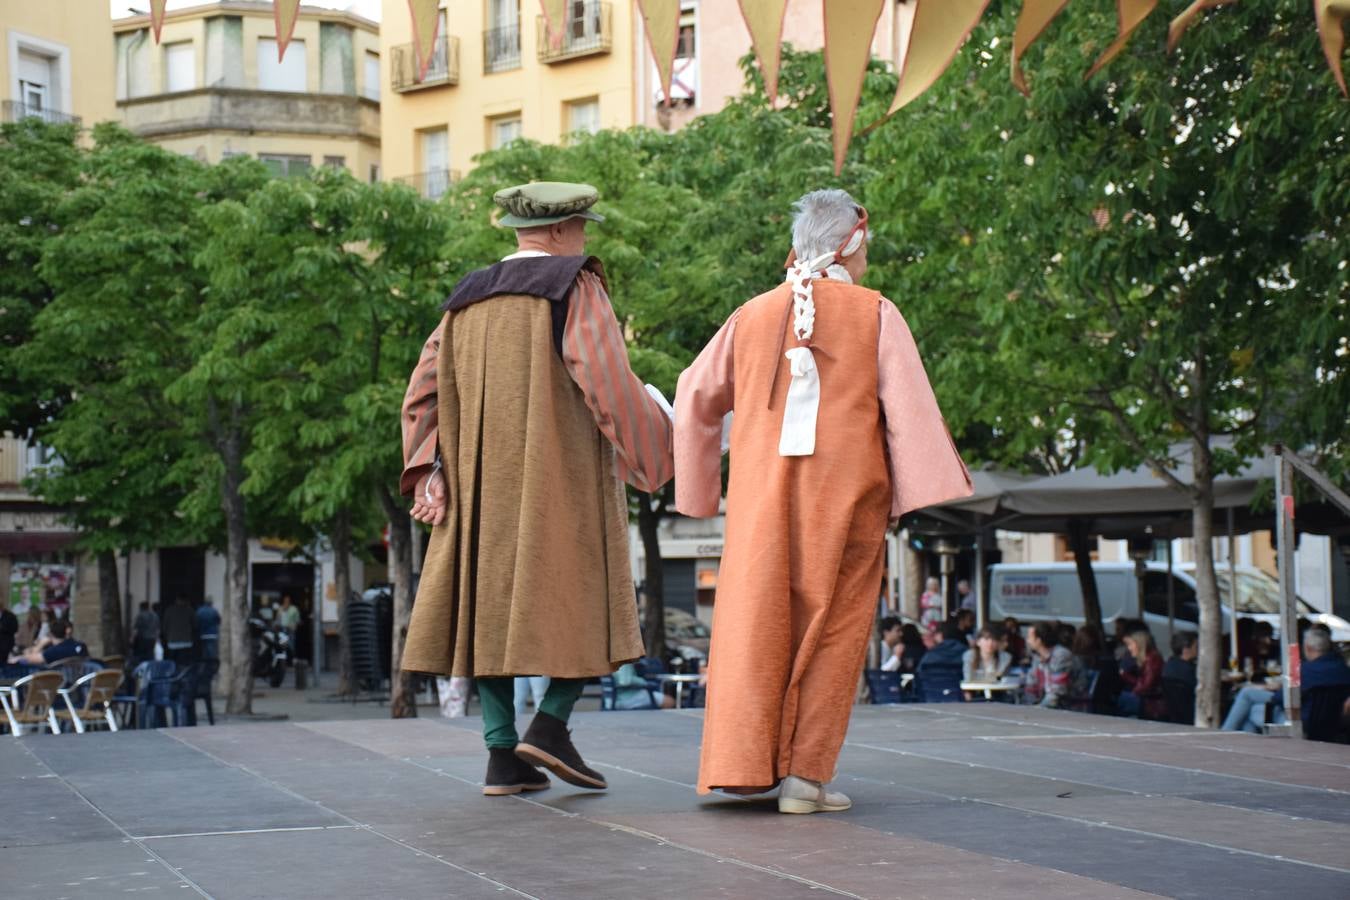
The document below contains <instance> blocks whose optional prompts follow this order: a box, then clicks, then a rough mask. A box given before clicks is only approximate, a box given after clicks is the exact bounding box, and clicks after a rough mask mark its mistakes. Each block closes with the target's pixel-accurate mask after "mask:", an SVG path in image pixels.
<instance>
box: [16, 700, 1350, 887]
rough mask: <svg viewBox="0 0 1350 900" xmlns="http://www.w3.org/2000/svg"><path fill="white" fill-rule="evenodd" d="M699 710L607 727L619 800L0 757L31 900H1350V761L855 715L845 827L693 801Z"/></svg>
mask: <svg viewBox="0 0 1350 900" xmlns="http://www.w3.org/2000/svg"><path fill="white" fill-rule="evenodd" d="M700 724H701V721H700V716H699V711H696V710H688V711H665V712H590V713H578V714H577V715H576V716H575V717H574V720H573V726H574V729H575V734H576V740H577V743H578V745H579V747H580V749H581V750H582V752H583V753H585V754H586V756H587V759H588V760H589V761H590V762H591V763H592V764H594V765H595V767H596V768H598V769H600V770H601V771H603V772H604V774H605V776H606V777H607V778H608V779H609V782H610V786H611V789H610V790H609V791H608V792H607V793H590V792H583V791H580V790H577V789H574V788H572V787H569V786H567V785H564V784H561V783H559V782H556V781H555V782H554V786H553V788H552V789H551V790H548V791H546V792H542V793H539V794H534V795H530V796H528V797H524V796H522V797H508V798H486V797H483V796H482V795H481V794H480V787H479V783H480V779H481V778H482V775H483V769H484V765H485V754H484V752H483V750H482V742H481V738H480V737H479V734H478V727H479V722H478V720H477V719H473V718H470V719H458V720H446V719H441V718H430V717H428V718H422V719H416V720H403V721H388V720H364V721H350V720H348V721H311V722H298V723H297V722H271V723H259V724H227V725H219V726H216V727H214V728H212V727H205V726H203V727H198V728H179V729H171V730H161V731H141V732H121V733H118V734H106V733H99V734H88V735H73V734H65V735H58V736H52V735H37V736H26V737H24V738H22V739H19V740H16V739H14V738H12V737H9V736H4V737H3V738H0V807H3V810H4V814H3V823H2V824H0V873H3V874H2V875H0V881H2V882H3V884H4V890H3V893H4V895H5V896H10V897H22V898H25V900H39V898H58V897H100V898H103V897H115V896H125V895H129V894H134V895H136V896H140V895H146V894H152V895H164V894H166V893H171V894H174V895H175V896H184V897H186V896H192V895H194V894H197V895H202V896H211V897H221V898H245V897H267V898H296V897H324V898H343V897H361V898H367V897H380V898H396V897H408V898H423V897H426V898H444V897H454V898H460V897H464V898H478V897H503V896H514V897H543V898H555V897H557V898H629V897H635V898H657V897H672V898H703V897H729V898H773V900H779V898H792V897H808V896H809V897H822V896H844V897H899V898H920V897H941V898H948V897H950V898H977V897H978V898H990V897H1009V898H1014V897H1016V898H1029V897H1035V898H1039V900H1044V898H1058V897H1065V898H1070V897H1071V898H1098V897H1103V898H1104V897H1139V896H1146V895H1157V896H1168V897H1215V898H1226V900H1231V898H1241V897H1279V898H1301V897H1317V898H1328V900H1329V898H1335V897H1347V896H1350V748H1348V747H1341V746H1332V745H1326V744H1313V743H1306V742H1295V741H1291V740H1288V739H1279V738H1262V737H1255V736H1249V735H1238V734H1216V733H1213V732H1203V731H1195V730H1192V729H1189V728H1184V727H1178V726H1174V725H1161V724H1156V723H1147V722H1139V721H1133V720H1122V719H1110V718H1101V717H1094V716H1088V715H1083V714H1076V713H1064V712H1054V711H1046V710H1039V709H1033V708H1024V707H1013V706H1003V705H997V704H996V705H979V706H961V705H951V706H922V705H915V706H890V707H860V708H859V709H857V710H856V711H855V714H854V716H853V723H852V727H851V728H850V731H849V738H848V744H847V746H846V748H845V750H844V754H843V757H842V759H841V760H840V775H839V780H838V782H837V784H838V785H839V786H840V788H841V789H842V790H844V791H847V792H848V793H849V794H851V795H852V796H853V798H854V803H855V805H854V808H853V809H852V810H851V811H849V812H847V813H842V814H834V815H816V816H800V817H798V816H780V815H779V814H778V813H777V812H776V807H775V805H774V803H773V802H772V801H768V800H741V799H732V798H729V797H722V796H709V797H699V796H698V795H697V793H696V792H695V790H694V787H693V783H694V779H695V771H696V768H697V761H698V742H699V733H700Z"/></svg>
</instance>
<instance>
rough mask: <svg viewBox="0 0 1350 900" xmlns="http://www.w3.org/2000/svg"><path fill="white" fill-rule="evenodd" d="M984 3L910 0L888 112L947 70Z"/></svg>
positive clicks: (910, 99) (922, 89)
mask: <svg viewBox="0 0 1350 900" xmlns="http://www.w3.org/2000/svg"><path fill="white" fill-rule="evenodd" d="M988 5H989V0H914V22H913V24H912V25H911V26H910V30H909V44H908V46H907V47H906V49H905V61H904V64H903V65H902V66H901V69H900V83H899V84H898V85H897V86H896V88H895V99H894V100H892V101H891V112H895V111H896V110H897V109H900V108H901V107H902V106H905V105H907V104H908V103H910V101H912V100H914V98H916V97H918V96H919V95H920V94H922V93H923V92H924V91H926V90H928V89H929V88H930V87H932V86H933V82H935V81H937V80H938V78H939V77H940V76H941V75H942V73H943V72H945V71H947V67H948V66H950V65H951V64H952V60H953V59H955V58H956V53H957V51H958V50H960V49H961V45H962V44H964V43H965V42H966V38H967V37H969V36H970V32H971V29H973V28H974V27H975V26H976V25H977V24H978V23H979V21H980V16H982V15H984V8H985V7H986V6H988ZM825 33H826V34H827V35H828V34H829V30H828V28H827V29H826V32H825Z"/></svg>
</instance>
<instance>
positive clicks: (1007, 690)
mask: <svg viewBox="0 0 1350 900" xmlns="http://www.w3.org/2000/svg"><path fill="white" fill-rule="evenodd" d="M1021 687H1022V686H1021V685H1020V684H1017V683H1016V682H1009V681H963V682H961V690H963V691H969V692H970V693H972V694H977V693H980V692H983V693H984V699H986V700H993V699H994V694H1012V695H1013V699H1014V700H1016V696H1017V695H1016V692H1017V691H1018V690H1019V689H1020V688H1021Z"/></svg>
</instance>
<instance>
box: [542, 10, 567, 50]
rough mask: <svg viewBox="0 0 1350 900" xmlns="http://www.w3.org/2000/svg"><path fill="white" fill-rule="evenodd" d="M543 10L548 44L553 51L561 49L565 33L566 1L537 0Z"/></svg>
mask: <svg viewBox="0 0 1350 900" xmlns="http://www.w3.org/2000/svg"><path fill="white" fill-rule="evenodd" d="M539 5H540V7H542V8H543V10H544V28H545V29H546V30H547V31H548V43H549V46H550V47H552V48H553V49H554V50H558V49H560V48H561V47H562V43H563V37H565V36H566V31H567V0H539Z"/></svg>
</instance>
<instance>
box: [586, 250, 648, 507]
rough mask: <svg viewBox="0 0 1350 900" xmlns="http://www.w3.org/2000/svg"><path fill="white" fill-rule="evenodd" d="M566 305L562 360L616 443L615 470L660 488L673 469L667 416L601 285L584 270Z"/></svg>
mask: <svg viewBox="0 0 1350 900" xmlns="http://www.w3.org/2000/svg"><path fill="white" fill-rule="evenodd" d="M567 303H568V308H567V325H566V327H565V328H564V329H563V340H562V351H563V364H564V365H565V366H566V367H567V372H568V374H570V375H571V376H572V380H573V381H575V382H576V383H577V386H578V387H580V388H581V393H582V395H583V396H585V398H586V405H587V406H588V407H590V410H591V414H592V415H593V416H594V417H595V424H596V427H598V428H599V429H600V432H601V434H603V435H604V436H605V437H606V438H607V439H608V440H609V442H610V443H611V444H612V445H613V446H614V451H615V462H616V464H617V474H618V476H619V478H621V479H622V480H624V481H626V482H628V483H629V484H631V485H632V486H633V487H635V488H637V489H638V490H640V491H647V492H648V493H651V492H652V491H657V490H660V489H661V486H662V485H664V484H665V483H666V482H667V481H669V480H670V479H671V476H672V475H673V474H674V469H675V465H674V462H673V460H672V459H671V432H672V428H671V424H670V418H669V417H668V416H667V415H666V413H665V410H663V409H662V408H661V407H660V405H659V404H658V403H657V402H656V401H655V400H653V399H652V398H651V397H649V396H648V395H647V391H646V389H645V388H644V387H643V386H642V382H641V381H639V380H638V377H637V376H636V375H634V374H633V370H632V369H631V368H630V367H629V365H628V346H627V344H626V343H625V342H624V338H623V331H622V330H621V329H620V328H619V322H618V320H617V319H616V318H615V317H614V308H613V307H612V306H611V305H610V302H609V296H608V295H607V294H606V293H605V288H604V284H603V283H602V282H601V281H600V279H599V278H598V277H597V276H596V275H594V274H592V273H591V272H586V271H583V272H582V273H581V274H580V275H579V276H577V283H576V286H575V287H573V288H572V293H571V294H570V295H569V296H568V300H567Z"/></svg>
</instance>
